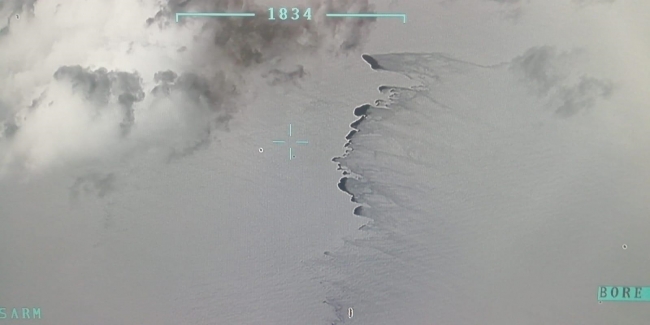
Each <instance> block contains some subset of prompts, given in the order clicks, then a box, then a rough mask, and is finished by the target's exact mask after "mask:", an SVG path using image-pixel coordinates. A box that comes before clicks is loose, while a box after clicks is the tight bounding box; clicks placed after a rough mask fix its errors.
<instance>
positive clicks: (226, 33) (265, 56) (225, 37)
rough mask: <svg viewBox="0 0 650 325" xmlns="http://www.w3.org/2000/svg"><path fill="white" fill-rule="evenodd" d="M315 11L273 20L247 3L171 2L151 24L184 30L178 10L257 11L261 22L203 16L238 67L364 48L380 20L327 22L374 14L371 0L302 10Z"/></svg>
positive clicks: (336, 1)
mask: <svg viewBox="0 0 650 325" xmlns="http://www.w3.org/2000/svg"><path fill="white" fill-rule="evenodd" d="M300 8H301V12H304V10H305V9H306V8H310V9H311V11H312V20H307V19H303V18H301V19H298V20H296V21H284V22H283V21H279V20H275V21H272V20H269V19H267V16H268V8H267V7H262V6H259V5H256V4H254V3H253V2H249V1H242V0H223V1H207V0H184V1H180V0H168V1H167V3H166V6H163V7H162V8H161V9H160V10H159V11H158V12H157V13H156V14H155V15H154V17H152V18H149V19H148V20H147V25H149V26H151V25H154V24H156V25H157V26H158V27H159V28H168V27H171V26H177V25H180V26H182V25H183V24H186V23H187V21H188V20H194V19H195V18H187V17H185V18H182V19H181V21H180V22H179V23H176V22H175V13H177V12H228V11H230V12H255V13H256V14H257V16H256V17H255V18H218V19H204V18H201V19H202V21H201V23H202V24H203V29H204V30H210V31H212V32H213V39H214V44H215V45H216V46H217V47H218V48H219V49H221V50H222V51H223V52H224V53H226V54H227V55H228V56H229V57H230V58H231V60H232V61H233V62H234V63H235V64H237V65H238V66H244V67H247V66H250V65H253V64H260V63H262V62H267V61H269V60H270V59H273V58H277V57H281V56H283V55H286V54H293V53H294V52H296V51H307V52H309V51H314V50H317V49H319V48H321V47H323V46H325V45H326V44H328V45H334V46H335V48H336V50H337V51H339V52H347V51H351V50H356V49H358V48H359V47H360V46H361V45H362V44H363V43H364V41H365V39H366V37H367V35H368V33H369V25H370V24H371V23H372V22H374V21H375V19H363V20H354V19H352V20H350V19H327V18H324V17H321V16H324V14H325V13H326V12H348V11H350V12H372V11H373V6H372V5H370V4H369V3H368V0H356V1H347V0H330V1H325V2H321V1H311V2H310V5H308V6H301V7H300Z"/></svg>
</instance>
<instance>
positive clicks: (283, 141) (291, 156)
mask: <svg viewBox="0 0 650 325" xmlns="http://www.w3.org/2000/svg"><path fill="white" fill-rule="evenodd" d="M292 136H293V132H292V127H291V124H289V137H292ZM273 143H275V144H285V143H287V141H285V140H273ZM291 143H295V144H309V141H307V140H296V141H295V142H289V160H293V158H296V156H295V155H294V154H293V148H292V147H291Z"/></svg>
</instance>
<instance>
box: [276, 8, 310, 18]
mask: <svg viewBox="0 0 650 325" xmlns="http://www.w3.org/2000/svg"><path fill="white" fill-rule="evenodd" d="M276 9H277V10H276ZM276 17H277V18H279V19H280V20H287V19H291V20H298V19H301V18H302V19H306V20H311V8H307V9H305V10H300V9H299V8H269V20H276Z"/></svg>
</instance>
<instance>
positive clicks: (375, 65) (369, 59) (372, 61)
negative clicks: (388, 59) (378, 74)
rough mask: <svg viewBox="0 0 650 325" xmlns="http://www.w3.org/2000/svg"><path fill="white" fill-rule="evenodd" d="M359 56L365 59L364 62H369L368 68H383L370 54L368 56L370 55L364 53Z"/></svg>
mask: <svg viewBox="0 0 650 325" xmlns="http://www.w3.org/2000/svg"><path fill="white" fill-rule="evenodd" d="M361 58H362V59H363V60H364V61H366V63H368V64H370V68H372V69H373V70H383V69H384V68H383V67H382V66H381V65H379V63H378V62H377V60H375V59H374V58H373V57H372V56H370V55H367V54H364V55H362V56H361Z"/></svg>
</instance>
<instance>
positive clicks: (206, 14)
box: [176, 12, 255, 22]
mask: <svg viewBox="0 0 650 325" xmlns="http://www.w3.org/2000/svg"><path fill="white" fill-rule="evenodd" d="M181 17H255V13H254V12H177V13H176V22H178V21H179V20H180V18H181Z"/></svg>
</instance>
